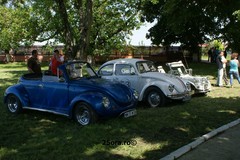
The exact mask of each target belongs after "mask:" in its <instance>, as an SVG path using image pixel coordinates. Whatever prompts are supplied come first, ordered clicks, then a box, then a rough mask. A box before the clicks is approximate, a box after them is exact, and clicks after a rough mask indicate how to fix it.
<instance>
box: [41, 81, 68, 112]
mask: <svg viewBox="0 0 240 160" xmlns="http://www.w3.org/2000/svg"><path fill="white" fill-rule="evenodd" d="M40 92H41V93H42V95H44V96H43V97H42V104H43V106H44V107H45V109H47V110H51V111H55V112H58V113H59V112H60V113H62V114H64V113H67V110H68V105H69V96H68V83H67V82H65V81H64V82H62V81H61V82H60V81H56V82H54V81H43V82H42V86H41V89H40Z"/></svg>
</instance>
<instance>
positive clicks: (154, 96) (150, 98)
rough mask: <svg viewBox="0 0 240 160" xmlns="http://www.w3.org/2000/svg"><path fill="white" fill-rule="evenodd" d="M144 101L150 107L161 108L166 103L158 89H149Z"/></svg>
mask: <svg viewBox="0 0 240 160" xmlns="http://www.w3.org/2000/svg"><path fill="white" fill-rule="evenodd" d="M146 95H147V96H146V101H147V102H148V104H149V105H150V107H152V108H155V107H162V106H164V105H165V103H166V98H165V95H164V94H163V93H162V91H161V90H160V89H158V88H150V89H148V91H147V94H146Z"/></svg>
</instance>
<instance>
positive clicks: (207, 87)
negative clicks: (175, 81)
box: [166, 61, 211, 94]
mask: <svg viewBox="0 0 240 160" xmlns="http://www.w3.org/2000/svg"><path fill="white" fill-rule="evenodd" d="M166 65H167V66H168V67H169V72H168V73H169V74H172V75H175V76H178V77H180V78H182V79H184V80H188V81H189V83H190V84H191V89H192V91H193V94H199V93H203V94H206V93H207V92H210V91H211V83H210V81H209V80H208V77H203V76H196V75H195V76H193V75H192V69H186V67H185V66H184V64H183V63H182V61H178V62H171V63H166Z"/></svg>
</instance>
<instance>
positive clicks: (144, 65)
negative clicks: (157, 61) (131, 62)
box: [136, 61, 157, 73]
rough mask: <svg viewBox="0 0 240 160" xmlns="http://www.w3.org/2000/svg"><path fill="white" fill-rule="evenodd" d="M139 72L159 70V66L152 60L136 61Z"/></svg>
mask: <svg viewBox="0 0 240 160" xmlns="http://www.w3.org/2000/svg"><path fill="white" fill-rule="evenodd" d="M136 66H137V69H138V71H139V73H144V72H157V68H156V67H155V65H154V63H153V62H151V61H141V62H137V63H136Z"/></svg>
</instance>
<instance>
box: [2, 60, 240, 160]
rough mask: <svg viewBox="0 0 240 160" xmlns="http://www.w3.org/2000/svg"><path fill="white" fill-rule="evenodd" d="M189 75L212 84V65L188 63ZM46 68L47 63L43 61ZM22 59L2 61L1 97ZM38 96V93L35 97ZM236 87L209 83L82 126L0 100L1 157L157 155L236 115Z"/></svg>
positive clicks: (239, 93)
mask: <svg viewBox="0 0 240 160" xmlns="http://www.w3.org/2000/svg"><path fill="white" fill-rule="evenodd" d="M189 66H190V68H193V74H197V75H205V76H208V77H209V78H210V81H211V82H212V83H213V84H215V82H216V79H215V77H216V74H217V68H216V64H207V63H190V64H189ZM43 68H44V69H47V64H46V65H44V67H43ZM26 72H27V69H26V64H25V63H9V64H0V77H1V79H0V92H1V93H0V98H1V99H3V93H4V90H5V89H6V88H7V87H8V86H10V85H12V84H15V83H17V81H18V78H19V76H20V75H22V74H23V73H26ZM36 96H41V95H36ZM239 97H240V85H239V84H238V83H237V81H236V80H235V81H234V88H226V87H222V88H217V87H214V86H213V87H212V91H211V92H210V93H208V94H207V96H195V97H193V98H192V99H191V101H190V102H186V103H171V104H168V105H167V106H166V107H163V108H147V107H146V106H144V104H139V105H138V115H137V116H135V117H131V118H127V119H123V118H113V119H109V120H103V121H101V122H98V123H97V124H93V125H90V126H86V127H80V126H79V125H78V124H77V123H75V122H74V121H73V120H70V119H68V118H66V117H62V116H59V115H54V114H49V113H43V112H37V111H31V110H26V111H24V112H23V113H22V114H19V115H17V116H15V115H11V114H10V113H8V111H7V109H6V108H5V106H4V104H3V101H2V100H1V101H0V159H1V160H11V159H14V160H24V159H26V160H28V159H33V160H35V159H51V160H55V159H61V160H64V159H88V160H89V159H103V160H106V159H151V160H154V159H160V158H162V157H164V156H166V155H167V154H169V153H170V152H172V151H174V150H176V149H178V148H179V147H181V146H183V145H185V144H187V143H189V142H192V141H193V140H195V139H196V138H198V137H199V136H201V135H203V134H206V133H208V132H210V131H211V130H213V129H215V128H218V127H220V126H222V125H224V124H226V123H229V122H231V121H233V120H236V119H238V118H239V116H240V106H239V104H240V100H239Z"/></svg>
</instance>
